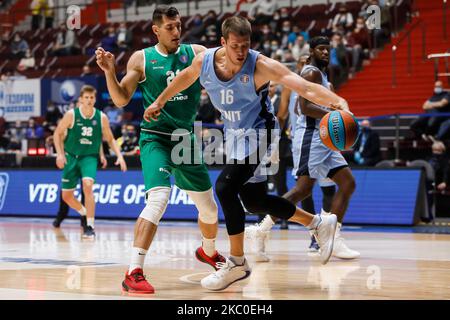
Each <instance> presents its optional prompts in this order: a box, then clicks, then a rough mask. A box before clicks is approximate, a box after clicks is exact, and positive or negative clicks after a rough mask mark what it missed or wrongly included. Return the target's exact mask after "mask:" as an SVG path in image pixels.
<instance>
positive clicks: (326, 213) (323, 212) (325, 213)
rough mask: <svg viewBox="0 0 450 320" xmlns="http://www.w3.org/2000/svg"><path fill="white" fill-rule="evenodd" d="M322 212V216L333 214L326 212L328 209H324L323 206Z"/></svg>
mask: <svg viewBox="0 0 450 320" xmlns="http://www.w3.org/2000/svg"><path fill="white" fill-rule="evenodd" d="M320 214H321V215H322V216H329V215H330V214H331V212H326V211H325V210H323V208H322V210H321V211H320Z"/></svg>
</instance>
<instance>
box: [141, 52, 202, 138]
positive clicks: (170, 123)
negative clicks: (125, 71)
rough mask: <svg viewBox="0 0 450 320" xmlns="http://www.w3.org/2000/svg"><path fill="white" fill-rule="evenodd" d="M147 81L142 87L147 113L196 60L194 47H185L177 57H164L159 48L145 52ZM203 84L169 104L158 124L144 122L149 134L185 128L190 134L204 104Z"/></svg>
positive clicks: (144, 127) (143, 127)
mask: <svg viewBox="0 0 450 320" xmlns="http://www.w3.org/2000/svg"><path fill="white" fill-rule="evenodd" d="M143 52H144V59H145V62H144V68H145V80H143V81H142V82H140V83H139V88H140V90H141V92H142V100H143V106H144V109H146V108H147V107H148V106H150V105H151V104H152V103H153V102H154V101H155V100H156V98H157V97H158V96H159V95H160V94H161V93H162V92H163V91H164V89H165V88H166V87H167V86H168V85H169V84H170V82H171V81H172V80H173V79H174V78H175V76H176V75H177V74H178V73H179V72H180V71H182V70H183V69H185V68H187V67H189V66H190V65H191V63H192V60H193V59H194V57H195V53H194V49H193V47H192V45H188V44H182V45H180V47H179V48H178V50H177V51H176V52H175V53H173V54H168V55H166V54H163V53H161V52H160V51H159V50H158V49H157V48H156V46H153V47H149V48H145V49H143ZM200 90H201V87H200V81H199V80H197V81H196V82H195V83H194V84H193V85H192V86H190V87H189V88H187V89H186V90H184V91H183V92H180V93H179V94H177V95H175V96H174V97H172V98H171V99H170V100H169V101H167V103H166V105H165V107H164V108H163V109H162V110H161V114H160V116H159V117H158V121H152V122H147V121H145V120H143V121H142V122H141V128H142V129H143V130H144V131H145V129H147V130H152V131H158V132H164V133H172V131H174V130H176V129H179V128H182V129H186V130H188V131H191V130H192V126H193V123H194V120H195V115H196V113H197V108H198V105H199V101H200Z"/></svg>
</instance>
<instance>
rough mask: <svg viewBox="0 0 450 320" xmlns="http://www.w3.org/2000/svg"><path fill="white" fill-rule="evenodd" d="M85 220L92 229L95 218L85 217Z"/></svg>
mask: <svg viewBox="0 0 450 320" xmlns="http://www.w3.org/2000/svg"><path fill="white" fill-rule="evenodd" d="M86 220H87V225H88V226H91V227H92V229H94V220H95V218H87V219H86Z"/></svg>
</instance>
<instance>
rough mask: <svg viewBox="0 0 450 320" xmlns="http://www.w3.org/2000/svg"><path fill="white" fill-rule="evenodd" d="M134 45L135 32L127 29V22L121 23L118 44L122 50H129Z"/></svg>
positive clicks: (118, 31)
mask: <svg viewBox="0 0 450 320" xmlns="http://www.w3.org/2000/svg"><path fill="white" fill-rule="evenodd" d="M132 45H133V34H132V33H131V31H130V30H128V29H127V25H126V23H125V22H122V23H120V25H119V28H118V29H117V46H118V47H119V50H121V51H127V50H129V49H130V48H131V47H132Z"/></svg>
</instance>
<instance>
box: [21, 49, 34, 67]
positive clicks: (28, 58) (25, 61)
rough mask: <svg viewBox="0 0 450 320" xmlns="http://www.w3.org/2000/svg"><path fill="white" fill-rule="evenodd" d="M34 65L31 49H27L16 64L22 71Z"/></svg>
mask: <svg viewBox="0 0 450 320" xmlns="http://www.w3.org/2000/svg"><path fill="white" fill-rule="evenodd" d="M35 66H36V60H35V59H34V56H33V55H32V54H31V50H30V49H27V51H26V52H25V56H24V57H23V58H22V59H20V61H19V64H18V65H17V70H19V71H24V70H27V69H34V67H35Z"/></svg>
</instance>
